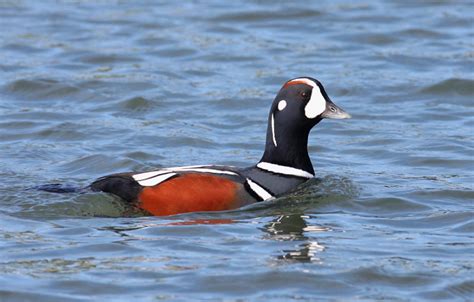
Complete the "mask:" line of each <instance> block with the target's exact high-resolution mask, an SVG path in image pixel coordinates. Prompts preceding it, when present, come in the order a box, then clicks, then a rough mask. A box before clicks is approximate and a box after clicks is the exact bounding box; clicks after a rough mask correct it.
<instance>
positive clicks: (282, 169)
mask: <svg viewBox="0 0 474 302" xmlns="http://www.w3.org/2000/svg"><path fill="white" fill-rule="evenodd" d="M257 167H258V168H260V169H262V170H265V171H269V172H273V173H276V174H283V175H290V176H298V177H304V178H313V177H314V175H313V174H311V173H309V172H306V171H305V170H301V169H297V168H293V167H287V166H281V165H277V164H272V163H267V162H259V163H258V164H257Z"/></svg>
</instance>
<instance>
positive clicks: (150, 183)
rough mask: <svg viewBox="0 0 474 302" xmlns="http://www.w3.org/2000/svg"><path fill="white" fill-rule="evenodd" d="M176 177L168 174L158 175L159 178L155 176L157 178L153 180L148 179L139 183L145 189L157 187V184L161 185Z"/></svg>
mask: <svg viewBox="0 0 474 302" xmlns="http://www.w3.org/2000/svg"><path fill="white" fill-rule="evenodd" d="M175 175H176V173H167V174H163V175H158V176H155V177H152V178H148V179H145V180H139V181H138V183H139V184H140V185H141V186H144V187H153V186H156V185H157V184H160V183H162V182H164V181H165V180H167V179H168V178H170V177H173V176H175Z"/></svg>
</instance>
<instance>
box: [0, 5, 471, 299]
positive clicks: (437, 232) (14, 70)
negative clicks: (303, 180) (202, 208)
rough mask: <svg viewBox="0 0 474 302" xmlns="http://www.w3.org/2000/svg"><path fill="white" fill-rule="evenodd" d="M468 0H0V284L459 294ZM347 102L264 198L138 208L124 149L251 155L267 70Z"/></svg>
mask: <svg viewBox="0 0 474 302" xmlns="http://www.w3.org/2000/svg"><path fill="white" fill-rule="evenodd" d="M472 8H473V7H472V3H471V2H470V1H422V2H413V3H412V2H409V1H359V2H357V3H353V2H352V1H343V0H338V1H314V2H312V3H305V4H304V5H302V4H301V3H295V4H293V3H288V2H287V1H276V2H275V1H271V2H268V1H232V3H230V2H229V3H227V2H226V3H223V2H222V1H208V2H207V3H200V2H196V1H190V2H187V1H185V2H181V3H179V4H174V3H171V2H156V1H133V2H132V1H131V2H129V1H99V2H97V3H96V2H93V1H50V2H47V1H46V2H44V1H0V28H1V31H0V138H1V139H0V178H1V179H2V181H1V182H0V204H1V208H0V238H1V240H0V251H1V252H0V300H1V301H98V300H100V301H104V300H109V301H130V300H132V299H135V300H138V301H157V300H164V301H175V300H177V301H184V300H189V299H198V298H199V299H202V300H209V301H234V300H238V299H244V300H252V301H270V300H271V301H310V300H311V301H313V300H331V301H347V300H350V301H370V300H382V299H383V300H389V301H399V300H403V301H406V300H412V301H418V300H426V301H435V300H446V301H468V300H472V299H473V295H474V281H473V277H472V276H473V256H472V255H473V253H474V249H473V237H472V234H473V231H474V221H473V209H474V206H473V202H472V201H473V200H474V192H473V182H474V179H473V174H472V171H473V169H474V161H473V150H474V142H473V135H472V133H473V130H474V120H473V116H474V115H473V113H474V110H473V109H474V108H473V107H474V103H473V94H474V88H473V87H474V85H473V84H474V76H473V72H472V71H473V70H474V69H473V68H474V64H473V54H474V52H473V51H474V50H473V46H474V45H473V37H474V33H473V26H472V20H473V15H472V12H473V9H472ZM303 75H308V76H313V77H316V78H318V79H319V80H320V81H321V82H322V83H323V84H324V85H325V87H326V89H327V91H328V93H329V95H330V96H331V98H332V99H333V101H334V102H335V103H336V104H338V105H340V106H341V107H343V108H344V109H346V110H347V111H348V112H350V113H351V114H352V115H353V119H352V120H347V121H329V120H328V121H323V122H322V123H321V124H319V125H318V126H317V127H316V128H315V129H314V130H313V132H312V134H311V137H310V153H311V158H312V161H313V163H314V166H315V170H316V173H317V178H316V179H314V180H312V181H310V182H309V183H307V184H306V185H305V186H304V187H302V188H300V190H298V191H297V192H295V193H293V194H291V195H290V196H287V197H285V198H280V199H278V200H276V201H274V202H271V203H263V204H259V205H257V206H251V207H248V208H245V209H239V210H236V211H230V212H222V213H195V214H186V215H179V216H175V217H147V216H143V215H141V214H140V213H137V212H136V211H135V210H134V209H133V208H130V207H128V206H126V205H124V204H123V203H122V202H121V201H120V200H118V199H117V198H114V197H112V196H109V195H106V194H85V195H75V194H72V195H58V194H51V193H46V192H39V191H37V190H34V189H32V188H33V187H34V186H36V185H40V184H45V183H67V184H69V185H72V186H85V185H87V184H89V183H90V181H92V180H94V179H95V178H97V177H100V176H103V175H107V174H111V173H116V172H124V171H146V170H151V169H153V168H156V167H163V166H165V167H166V166H179V165H191V164H210V163H215V164H228V165H236V166H248V165H251V164H254V163H256V162H257V161H258V160H259V159H260V156H261V154H262V152H263V146H264V138H265V131H266V129H265V127H266V118H267V112H268V109H269V106H270V104H271V102H272V100H273V97H274V96H275V94H276V92H277V91H278V89H279V88H280V86H281V85H282V84H283V83H284V82H285V81H286V80H288V79H290V78H293V77H297V76H303Z"/></svg>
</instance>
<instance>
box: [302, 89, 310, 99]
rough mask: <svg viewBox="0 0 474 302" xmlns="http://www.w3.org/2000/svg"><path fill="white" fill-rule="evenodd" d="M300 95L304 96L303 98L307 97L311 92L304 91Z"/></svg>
mask: <svg viewBox="0 0 474 302" xmlns="http://www.w3.org/2000/svg"><path fill="white" fill-rule="evenodd" d="M300 95H301V96H302V97H303V99H307V98H308V95H309V94H308V93H307V92H306V91H303V92H301V93H300Z"/></svg>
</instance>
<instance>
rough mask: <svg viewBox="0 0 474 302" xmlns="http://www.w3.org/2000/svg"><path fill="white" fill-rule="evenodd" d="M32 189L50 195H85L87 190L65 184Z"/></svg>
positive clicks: (40, 186)
mask: <svg viewBox="0 0 474 302" xmlns="http://www.w3.org/2000/svg"><path fill="white" fill-rule="evenodd" d="M33 189H36V190H39V191H45V192H50V193H86V192H87V191H89V189H88V188H83V187H75V186H72V185H67V184H45V185H39V186H36V187H34V188H33Z"/></svg>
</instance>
